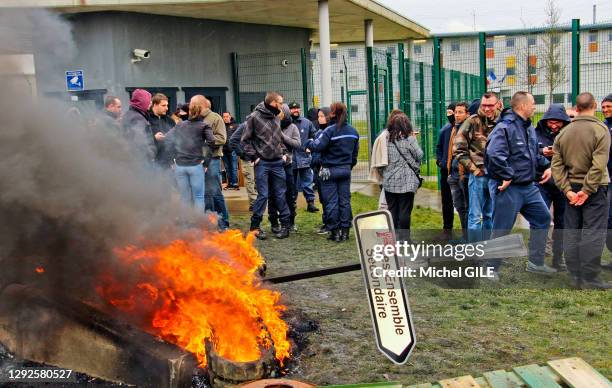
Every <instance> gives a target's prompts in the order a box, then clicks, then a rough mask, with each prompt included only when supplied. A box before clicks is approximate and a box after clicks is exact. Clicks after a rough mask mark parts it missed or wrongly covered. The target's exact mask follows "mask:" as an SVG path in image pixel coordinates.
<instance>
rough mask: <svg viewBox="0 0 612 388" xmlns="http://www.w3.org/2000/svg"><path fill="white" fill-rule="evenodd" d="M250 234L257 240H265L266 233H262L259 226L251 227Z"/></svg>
mask: <svg viewBox="0 0 612 388" xmlns="http://www.w3.org/2000/svg"><path fill="white" fill-rule="evenodd" d="M251 232H253V234H254V235H255V237H256V238H257V239H258V240H265V239H266V237H267V236H266V232H264V231H263V230H261V228H260V227H259V226H257V227H251Z"/></svg>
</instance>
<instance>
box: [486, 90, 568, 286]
mask: <svg viewBox="0 0 612 388" xmlns="http://www.w3.org/2000/svg"><path fill="white" fill-rule="evenodd" d="M510 104H511V106H512V109H511V110H510V109H509V110H506V111H504V112H503V113H502V117H501V120H500V121H499V122H498V123H497V125H496V126H495V128H494V129H493V131H492V132H491V134H490V135H489V139H488V141H487V148H486V153H485V165H486V168H487V171H488V172H489V175H490V178H491V179H490V181H489V191H490V192H491V193H494V194H492V196H493V209H494V210H493V238H495V237H500V236H504V235H506V234H509V233H510V231H511V230H512V227H513V226H514V222H515V221H516V217H517V215H518V213H521V214H522V215H523V217H525V219H527V221H529V228H530V229H531V231H530V238H529V261H528V263H527V271H529V272H535V273H540V274H552V273H555V272H557V270H556V269H554V268H551V267H549V266H547V265H546V264H544V255H545V250H546V235H547V232H548V226H549V225H550V212H549V211H548V207H547V206H546V204H545V203H544V200H543V199H542V195H541V194H540V191H539V189H538V187H537V186H536V185H535V183H534V181H535V179H536V169H537V168H538V166H540V167H545V168H546V170H545V171H544V173H543V174H542V180H540V184H544V183H546V182H547V181H548V180H549V179H550V176H551V170H550V168H549V165H550V162H549V161H548V160H547V159H546V158H545V157H544V156H543V155H540V154H539V152H538V140H537V136H536V133H535V129H534V128H533V125H531V117H532V116H533V113H534V112H535V100H534V99H533V96H532V95H531V94H529V93H527V92H516V93H515V94H514V95H513V96H512V100H511V102H510ZM498 204H499V206H496V205H498ZM500 265H501V260H499V259H498V260H490V261H489V262H488V266H490V267H493V270H494V271H495V274H496V276H495V279H499V275H498V271H499V267H500Z"/></svg>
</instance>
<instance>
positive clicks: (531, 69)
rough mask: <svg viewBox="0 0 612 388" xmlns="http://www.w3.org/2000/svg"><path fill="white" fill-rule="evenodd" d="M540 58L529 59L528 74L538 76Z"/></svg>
mask: <svg viewBox="0 0 612 388" xmlns="http://www.w3.org/2000/svg"><path fill="white" fill-rule="evenodd" d="M537 66H538V57H537V56H535V55H530V56H529V58H528V65H527V72H528V73H529V74H530V75H531V74H536V73H537V70H538V67H537Z"/></svg>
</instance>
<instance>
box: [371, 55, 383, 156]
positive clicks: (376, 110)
mask: <svg viewBox="0 0 612 388" xmlns="http://www.w3.org/2000/svg"><path fill="white" fill-rule="evenodd" d="M379 81H380V75H379V74H378V65H374V88H375V90H374V117H375V118H376V126H375V128H374V132H373V134H374V138H376V136H377V135H378V128H379V127H378V126H379V125H380V86H379V85H378V84H379ZM383 89H384V87H383ZM372 145H373V143H372Z"/></svg>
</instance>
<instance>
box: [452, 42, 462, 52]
mask: <svg viewBox="0 0 612 388" xmlns="http://www.w3.org/2000/svg"><path fill="white" fill-rule="evenodd" d="M460 49H461V46H460V45H459V42H452V43H451V52H458V51H459V50H460Z"/></svg>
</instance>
